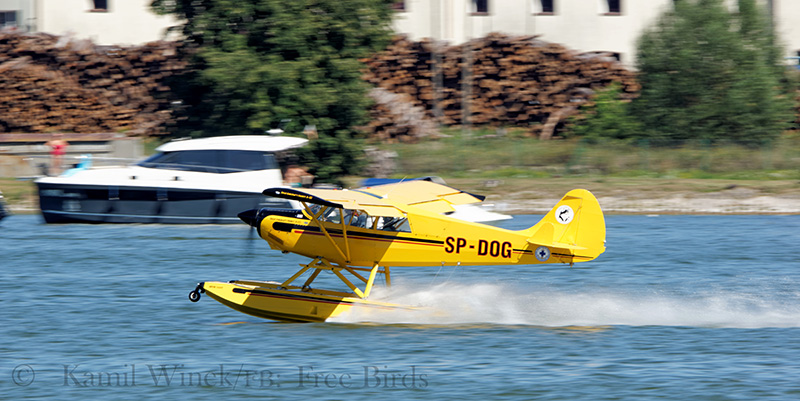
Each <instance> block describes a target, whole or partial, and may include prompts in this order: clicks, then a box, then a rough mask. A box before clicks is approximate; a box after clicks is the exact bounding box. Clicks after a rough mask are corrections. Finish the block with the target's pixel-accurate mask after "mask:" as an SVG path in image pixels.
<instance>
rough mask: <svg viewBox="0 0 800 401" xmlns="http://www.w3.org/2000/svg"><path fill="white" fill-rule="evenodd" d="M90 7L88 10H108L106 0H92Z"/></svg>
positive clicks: (102, 11)
mask: <svg viewBox="0 0 800 401" xmlns="http://www.w3.org/2000/svg"><path fill="white" fill-rule="evenodd" d="M92 6H93V7H94V8H92V9H91V10H90V11H92V12H98V13H104V12H108V0H92Z"/></svg>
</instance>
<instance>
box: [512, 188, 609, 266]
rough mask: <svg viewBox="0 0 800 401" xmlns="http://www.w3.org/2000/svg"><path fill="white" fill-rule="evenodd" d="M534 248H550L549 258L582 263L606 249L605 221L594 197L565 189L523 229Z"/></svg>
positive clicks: (581, 190) (588, 193) (576, 190)
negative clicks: (538, 216) (531, 224)
mask: <svg viewBox="0 0 800 401" xmlns="http://www.w3.org/2000/svg"><path fill="white" fill-rule="evenodd" d="M525 232H526V233H527V234H528V235H529V237H528V243H529V244H531V245H532V246H533V247H534V248H535V247H540V246H545V247H548V248H550V249H549V253H550V256H549V257H550V260H551V261H552V258H553V257H556V258H560V259H561V261H562V262H565V263H573V262H586V261H589V260H592V259H594V258H596V257H597V256H599V255H600V254H601V253H603V252H604V251H605V250H606V246H605V242H606V223H605V219H604V218H603V211H602V210H601V209H600V204H599V203H598V202H597V198H595V197H594V195H592V193H591V192H589V191H587V190H585V189H573V190H572V191H569V192H568V193H567V194H566V195H564V197H563V198H561V201H559V202H558V203H557V204H556V206H555V207H554V208H553V209H551V210H550V212H548V213H547V214H546V215H545V216H544V218H542V220H541V221H539V222H538V223H536V225H535V226H533V227H531V228H529V229H527V230H525ZM542 261H543V262H544V260H542Z"/></svg>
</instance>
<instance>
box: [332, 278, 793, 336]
mask: <svg viewBox="0 0 800 401" xmlns="http://www.w3.org/2000/svg"><path fill="white" fill-rule="evenodd" d="M373 294H374V296H371V297H370V298H371V299H375V300H378V299H379V300H381V301H386V302H391V303H397V304H402V305H411V306H421V307H422V308H420V309H416V310H389V311H387V310H375V309H372V308H353V309H351V311H349V312H347V313H345V314H343V315H341V316H339V317H337V318H333V319H330V320H329V321H333V322H341V323H360V322H372V323H384V324H474V323H488V324H499V325H533V326H550V327H566V326H608V325H627V326H692V327H726V328H727V327H730V328H763V327H800V298H794V297H792V299H790V300H781V299H775V298H765V297H761V296H758V295H754V294H742V293H735V292H725V291H716V292H709V293H704V294H693V295H683V294H670V295H663V294H658V293H653V292H648V293H633V292H622V291H619V292H611V291H608V290H602V291H592V290H586V291H584V292H571V291H564V290H550V289H541V290H535V291H533V292H531V291H525V292H522V291H520V290H519V289H516V288H513V287H511V286H507V285H501V284H452V283H450V284H442V285H438V286H434V287H427V288H426V289H424V290H420V289H419V288H412V287H410V286H408V285H400V286H393V287H392V288H391V289H390V290H387V289H384V288H376V289H375V292H373Z"/></svg>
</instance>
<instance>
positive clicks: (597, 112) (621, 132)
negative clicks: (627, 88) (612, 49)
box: [570, 83, 641, 143]
mask: <svg viewBox="0 0 800 401" xmlns="http://www.w3.org/2000/svg"><path fill="white" fill-rule="evenodd" d="M621 93H622V89H621V87H620V85H619V84H618V83H613V84H611V85H609V86H607V87H605V88H603V89H601V90H600V91H598V92H597V94H596V95H595V96H594V99H593V102H592V103H591V104H590V105H588V106H581V111H582V113H581V115H579V117H578V118H575V119H573V121H574V124H573V126H572V128H571V129H570V133H571V134H574V135H576V136H578V137H581V138H584V139H586V140H587V141H589V142H592V143H595V142H599V141H601V140H602V139H629V138H634V137H637V136H639V135H640V132H641V124H639V122H638V121H637V120H636V118H635V117H634V116H632V115H631V113H630V107H629V105H630V101H627V100H623V99H622V98H621V96H620V95H621Z"/></svg>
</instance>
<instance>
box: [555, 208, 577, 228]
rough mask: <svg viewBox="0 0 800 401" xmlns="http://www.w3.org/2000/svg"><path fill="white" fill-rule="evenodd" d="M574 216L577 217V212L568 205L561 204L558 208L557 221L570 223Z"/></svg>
mask: <svg viewBox="0 0 800 401" xmlns="http://www.w3.org/2000/svg"><path fill="white" fill-rule="evenodd" d="M573 217H575V212H574V211H573V210H572V208H571V207H569V206H567V205H561V206H559V207H558V209H557V210H556V221H558V222H559V223H561V224H569V223H570V222H571V221H572V218H573Z"/></svg>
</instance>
